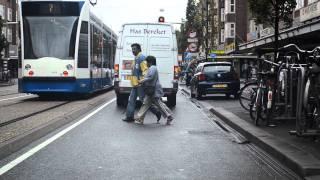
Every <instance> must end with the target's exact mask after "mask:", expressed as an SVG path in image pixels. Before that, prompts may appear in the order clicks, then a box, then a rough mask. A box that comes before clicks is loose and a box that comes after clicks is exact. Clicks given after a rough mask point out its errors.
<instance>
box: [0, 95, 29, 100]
mask: <svg viewBox="0 0 320 180" xmlns="http://www.w3.org/2000/svg"><path fill="white" fill-rule="evenodd" d="M28 96H32V94H27V95H23V96H17V97H13V98H7V99H0V102H1V101H8V100H12V99H19V98H23V97H28Z"/></svg>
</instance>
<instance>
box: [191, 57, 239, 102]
mask: <svg viewBox="0 0 320 180" xmlns="http://www.w3.org/2000/svg"><path fill="white" fill-rule="evenodd" d="M239 89H240V79H239V76H238V74H237V73H236V72H235V70H234V67H233V65H232V64H231V63H230V62H205V63H200V64H199V65H198V66H197V68H196V70H195V73H194V75H193V77H192V79H191V82H190V90H191V97H196V98H197V99H200V98H201V97H202V96H203V95H207V94H226V96H227V97H229V96H230V95H231V94H232V95H234V97H235V98H237V93H238V91H239Z"/></svg>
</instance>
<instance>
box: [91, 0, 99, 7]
mask: <svg viewBox="0 0 320 180" xmlns="http://www.w3.org/2000/svg"><path fill="white" fill-rule="evenodd" d="M97 1H98V0H90V3H91V4H92V6H94V5H96V4H97Z"/></svg>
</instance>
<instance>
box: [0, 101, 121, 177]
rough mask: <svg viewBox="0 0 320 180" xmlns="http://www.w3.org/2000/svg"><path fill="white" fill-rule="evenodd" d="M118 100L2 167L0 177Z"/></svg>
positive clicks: (106, 104)
mask: <svg viewBox="0 0 320 180" xmlns="http://www.w3.org/2000/svg"><path fill="white" fill-rule="evenodd" d="M115 100H116V98H113V99H112V100H110V101H109V102H107V103H105V104H103V105H102V106H100V107H99V108H98V109H96V110H94V111H93V112H92V113H90V114H88V115H87V116H85V117H84V118H82V119H81V120H80V121H78V122H76V123H74V124H72V125H71V126H69V127H67V128H66V129H64V130H62V131H60V132H59V133H58V134H56V135H54V136H53V137H51V138H49V139H47V140H46V141H44V142H43V143H41V144H39V145H37V146H36V147H34V148H32V149H31V150H29V151H28V152H26V153H24V154H23V155H21V156H19V157H18V158H16V159H15V160H13V161H11V162H9V163H8V164H6V165H4V166H2V167H1V168H0V176H1V175H3V174H4V173H6V172H7V171H9V170H10V169H12V168H14V167H15V166H17V165H18V164H20V163H21V162H23V161H24V160H26V159H27V158H29V157H30V156H32V155H34V154H35V153H37V152H38V151H40V150H41V149H43V148H44V147H46V146H47V145H49V144H50V143H52V142H54V141H55V140H57V139H58V138H60V137H61V136H63V135H64V134H66V133H67V132H69V131H71V130H72V129H74V128H75V127H77V126H79V125H80V124H82V123H84V122H85V121H87V120H88V119H89V118H90V117H92V116H93V115H95V114H96V113H98V112H99V111H100V110H102V109H103V108H105V107H106V106H108V105H110V104H111V103H112V102H114V101H115Z"/></svg>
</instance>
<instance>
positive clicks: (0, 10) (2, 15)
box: [0, 5, 6, 19]
mask: <svg viewBox="0 0 320 180" xmlns="http://www.w3.org/2000/svg"><path fill="white" fill-rule="evenodd" d="M0 16H1V17H2V19H5V18H6V17H5V13H4V6H3V5H0Z"/></svg>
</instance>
